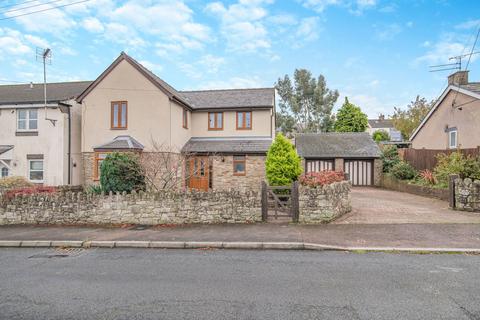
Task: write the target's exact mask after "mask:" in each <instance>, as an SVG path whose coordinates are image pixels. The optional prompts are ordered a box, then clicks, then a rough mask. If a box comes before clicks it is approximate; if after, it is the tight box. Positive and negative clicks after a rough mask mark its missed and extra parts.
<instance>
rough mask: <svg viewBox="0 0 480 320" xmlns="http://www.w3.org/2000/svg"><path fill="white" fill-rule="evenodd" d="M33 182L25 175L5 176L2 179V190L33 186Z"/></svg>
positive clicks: (0, 189) (0, 186)
mask: <svg viewBox="0 0 480 320" xmlns="http://www.w3.org/2000/svg"><path fill="white" fill-rule="evenodd" d="M32 186H33V183H31V182H29V181H28V180H27V179H25V178H24V177H15V176H13V177H5V178H1V179H0V191H4V190H10V189H18V188H26V187H32Z"/></svg>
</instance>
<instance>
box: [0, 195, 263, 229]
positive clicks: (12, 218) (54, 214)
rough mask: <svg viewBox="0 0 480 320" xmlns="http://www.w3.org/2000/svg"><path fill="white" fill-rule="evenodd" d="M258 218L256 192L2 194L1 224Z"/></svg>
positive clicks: (112, 222)
mask: <svg viewBox="0 0 480 320" xmlns="http://www.w3.org/2000/svg"><path fill="white" fill-rule="evenodd" d="M257 221H261V195H260V193H259V192H242V193H240V192H236V191H225V192H208V193H202V192H187V193H173V192H170V193H167V192H165V193H143V192H140V193H132V194H122V195H120V194H116V195H95V194H87V193H83V192H78V193H74V192H66V193H65V192H64V193H55V194H37V195H26V196H17V197H15V198H13V199H9V200H7V199H5V198H3V200H2V202H0V224H1V225H5V224H113V225H116V224H148V225H155V224H183V223H248V222H257Z"/></svg>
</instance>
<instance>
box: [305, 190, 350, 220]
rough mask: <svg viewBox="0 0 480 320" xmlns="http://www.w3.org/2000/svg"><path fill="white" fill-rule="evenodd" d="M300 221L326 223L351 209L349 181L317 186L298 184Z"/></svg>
mask: <svg viewBox="0 0 480 320" xmlns="http://www.w3.org/2000/svg"><path fill="white" fill-rule="evenodd" d="M298 202H299V218H298V222H300V223H326V222H330V221H332V220H335V219H336V218H338V217H340V216H342V215H343V214H345V213H347V212H350V211H351V210H352V206H351V200H350V182H348V181H342V182H334V183H332V184H329V185H325V186H323V187H318V188H310V187H305V186H301V185H300V186H299V201H298Z"/></svg>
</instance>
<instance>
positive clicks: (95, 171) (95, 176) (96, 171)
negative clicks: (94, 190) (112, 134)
mask: <svg viewBox="0 0 480 320" xmlns="http://www.w3.org/2000/svg"><path fill="white" fill-rule="evenodd" d="M109 153H112V151H95V156H94V159H93V181H99V180H100V175H99V173H100V166H99V165H98V163H99V161H100V160H101V161H103V160H105V158H106V157H107V156H108V154H109ZM100 154H105V158H100V157H99V156H100Z"/></svg>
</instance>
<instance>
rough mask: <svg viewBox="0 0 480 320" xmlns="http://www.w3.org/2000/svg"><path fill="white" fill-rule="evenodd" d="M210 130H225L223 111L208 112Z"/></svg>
mask: <svg viewBox="0 0 480 320" xmlns="http://www.w3.org/2000/svg"><path fill="white" fill-rule="evenodd" d="M208 130H223V112H209V113H208Z"/></svg>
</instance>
